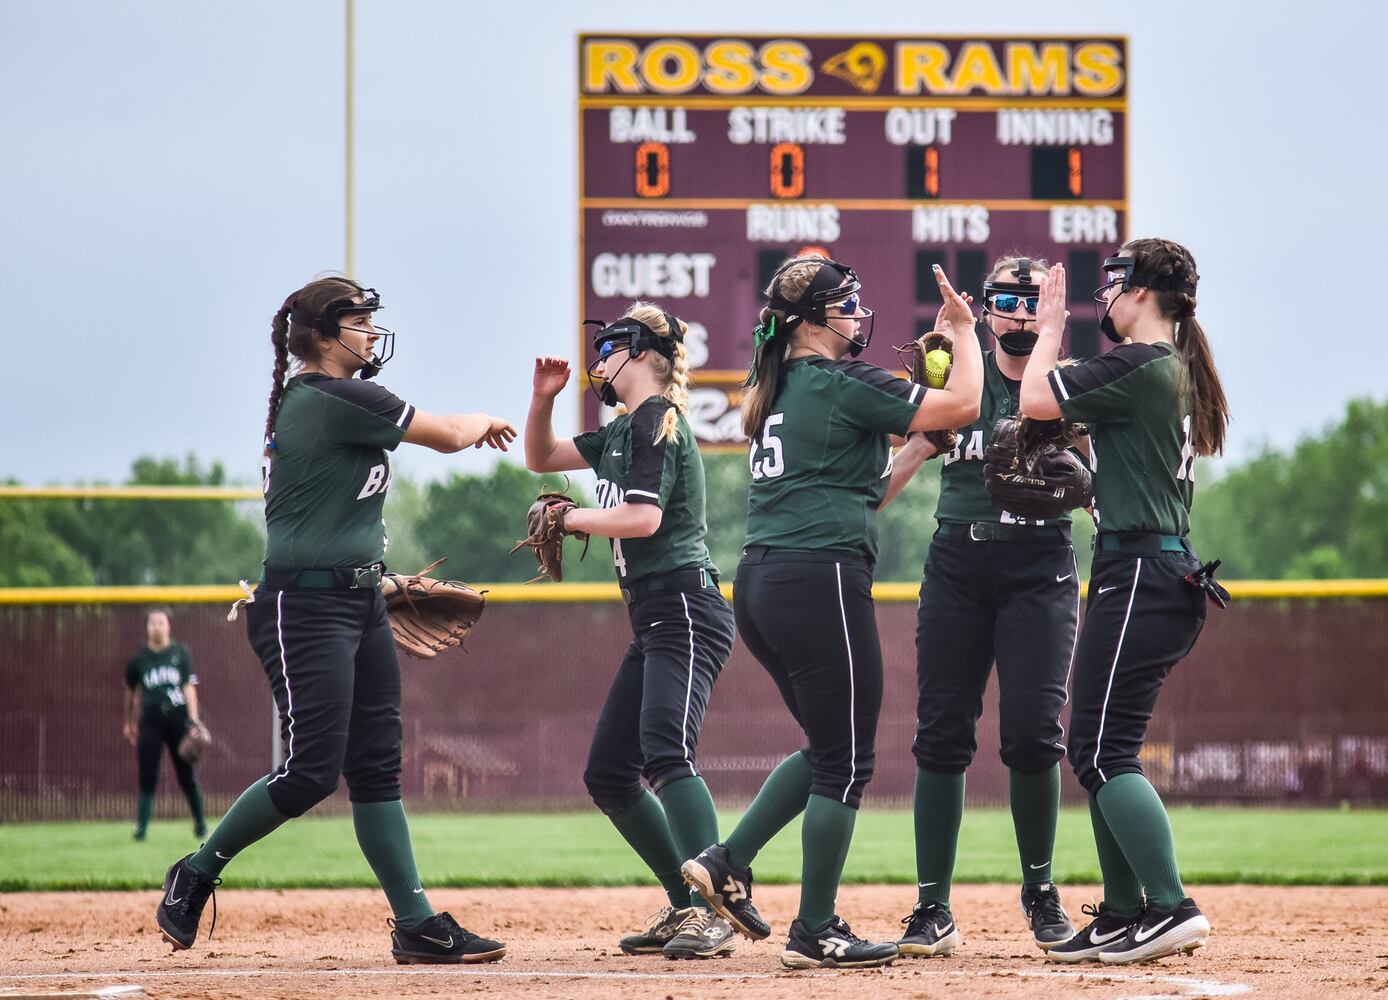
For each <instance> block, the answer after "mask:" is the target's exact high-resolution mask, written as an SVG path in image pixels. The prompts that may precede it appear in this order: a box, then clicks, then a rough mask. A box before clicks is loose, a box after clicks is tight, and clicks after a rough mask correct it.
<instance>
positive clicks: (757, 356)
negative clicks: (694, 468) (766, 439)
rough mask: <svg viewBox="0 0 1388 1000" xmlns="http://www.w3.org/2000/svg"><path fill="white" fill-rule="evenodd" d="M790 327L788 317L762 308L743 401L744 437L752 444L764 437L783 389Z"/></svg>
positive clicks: (778, 311) (777, 311)
mask: <svg viewBox="0 0 1388 1000" xmlns="http://www.w3.org/2000/svg"><path fill="white" fill-rule="evenodd" d="M787 326H788V323H787V320H786V315H785V313H784V312H782V311H781V310H779V309H772V308H771V307H770V306H765V307H763V308H762V311H761V315H760V316H758V317H757V329H756V332H755V334H754V336H755V337H756V338H757V344H756V347H755V349H754V352H753V355H752V369H751V371H749V372H748V373H747V380H746V381H745V382H743V383H742V385H743V388H745V389H746V390H747V391H746V393H744V394H743V397H742V433H743V434H746V435H747V437H748V438H750V439H751V440H753V441H755V440H757V439H758V438H759V437H761V431H762V427H763V426H764V425H765V424H766V418H767V417H768V416H769V415H770V414H771V404H772V403H774V402H775V401H776V393H778V392H779V391H780V389H781V369H782V368H783V367H784V365H785V357H786V345H787V344H788V343H790V333H789V330H788V329H787Z"/></svg>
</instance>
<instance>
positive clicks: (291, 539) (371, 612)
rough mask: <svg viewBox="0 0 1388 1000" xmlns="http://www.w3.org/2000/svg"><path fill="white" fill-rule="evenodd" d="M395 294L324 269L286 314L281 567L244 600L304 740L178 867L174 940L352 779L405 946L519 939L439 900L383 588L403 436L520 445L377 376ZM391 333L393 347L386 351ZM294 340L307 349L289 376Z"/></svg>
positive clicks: (507, 429) (281, 348) (278, 501)
mask: <svg viewBox="0 0 1388 1000" xmlns="http://www.w3.org/2000/svg"><path fill="white" fill-rule="evenodd" d="M380 307H381V300H380V298H379V297H378V296H377V295H376V292H375V290H374V289H370V288H363V287H362V286H360V285H358V284H356V283H355V282H353V281H350V280H348V279H346V278H336V277H333V278H323V279H320V280H317V281H313V282H310V283H309V284H308V285H306V286H304V287H303V288H301V289H299V290H298V291H297V292H295V293H294V294H293V295H291V296H289V298H288V299H286V300H285V302H284V305H283V306H281V307H280V310H279V312H277V313H276V314H275V318H274V321H273V323H272V326H271V331H272V332H271V342H272V343H273V344H274V348H275V369H274V377H273V381H272V383H271V389H270V407H269V415H268V416H267V418H266V421H265V469H264V488H265V527H266V533H267V539H266V547H265V566H264V570H263V572H262V575H261V580H260V586H259V587H258V588H257V589H256V591H255V595H254V597H253V598H252V599H251V600H250V602H249V603H248V605H247V607H246V611H247V634H248V636H249V638H250V641H251V646H252V648H253V649H254V650H255V652H256V655H257V656H259V658H260V660H261V663H262V664H263V665H264V668H265V673H266V677H267V678H268V679H269V682H270V688H271V691H272V692H273V694H274V698H275V704H276V706H277V708H278V709H279V716H280V731H281V733H282V736H283V739H284V743H285V746H286V747H287V748H288V751H287V754H286V756H285V759H284V762H283V763H282V764H281V765H280V766H279V767H277V768H276V769H275V770H274V771H273V772H272V773H271V774H269V775H267V776H266V777H264V778H262V779H260V780H259V781H257V782H256V783H255V784H253V785H251V787H250V788H248V789H246V791H245V792H244V793H243V794H242V795H241V797H240V798H239V799H237V800H236V803H235V804H234V805H233V806H232V807H231V809H230V810H229V811H228V812H227V814H226V816H224V817H223V818H222V821H221V823H220V824H218V826H217V828H216V829H215V830H214V831H213V832H212V836H211V837H209V838H208V840H207V843H205V844H204V845H203V846H202V849H201V850H199V851H197V852H196V853H195V854H191V855H189V856H188V857H186V858H183V859H182V860H180V861H176V862H175V863H174V864H173V865H172V866H171V867H170V868H169V871H168V874H167V875H166V876H165V879H164V897H163V899H162V900H160V903H159V908H158V911H157V913H156V919H157V921H158V924H159V928H160V931H161V932H162V934H163V935H164V938H165V940H167V941H168V942H169V943H170V944H172V945H173V946H174V949H175V950H177V949H180V948H189V947H192V945H193V942H194V940H196V938H197V932H198V922H199V919H200V918H201V916H202V910H203V907H204V905H205V904H206V902H207V898H208V896H209V895H210V894H211V893H212V890H213V887H214V886H215V885H216V884H217V883H218V882H219V881H220V878H219V876H220V875H221V872H222V869H223V868H224V867H225V866H226V864H227V862H229V861H230V860H231V859H232V858H234V857H235V856H236V855H237V854H238V853H239V852H240V851H242V850H244V849H245V848H246V847H249V846H250V845H251V844H253V843H255V842H256V841H257V840H260V839H261V838H262V837H264V836H265V835H266V834H268V833H270V832H271V831H273V830H274V829H275V828H277V827H278V826H279V825H280V824H281V823H283V822H284V821H285V820H287V819H290V818H292V817H295V816H299V815H302V814H303V813H305V812H307V811H308V810H309V809H310V808H312V807H313V806H314V805H315V804H317V803H318V802H320V801H322V800H323V799H325V798H327V797H328V796H329V795H331V794H332V792H333V790H334V789H335V788H336V787H337V783H338V777H339V776H342V777H345V778H346V779H347V788H348V791H349V793H350V798H351V801H352V821H353V825H354V827H355V829H356V834H357V842H358V844H359V845H360V846H361V850H362V854H363V855H365V857H366V860H367V861H368V862H369V863H370V865H371V869H372V871H373V872H374V873H375V875H376V878H377V880H378V881H379V882H380V884H381V888H382V889H384V890H385V893H386V898H387V899H388V900H389V902H390V906H391V909H392V911H393V912H394V917H393V919H392V920H390V921H389V923H391V925H392V926H393V931H392V933H391V945H392V953H393V954H394V956H395V959H396V961H397V962H401V963H429V962H448V963H453V962H486V961H495V960H496V959H499V958H501V957H502V955H504V954H505V951H506V949H505V947H504V946H503V945H501V944H500V943H498V942H496V941H490V940H487V939H486V938H482V937H479V936H478V935H476V934H472V933H469V932H468V931H466V930H463V928H461V927H459V926H458V924H457V922H456V921H455V920H454V919H453V918H452V916H450V915H449V914H447V913H435V912H434V909H433V907H431V906H430V905H429V900H428V898H427V897H426V896H425V894H424V888H423V886H422V885H421V884H420V881H419V875H418V873H417V872H416V870H415V863H414V852H413V848H412V847H411V844H410V832H409V826H408V824H407V823H406V820H405V812H404V809H403V808H402V807H401V804H400V752H401V739H402V735H401V723H400V664H399V662H398V660H397V659H396V653H395V643H394V640H393V638H392V636H391V631H390V624H389V622H388V621H387V619H386V614H385V605H384V602H383V600H382V598H381V592H380V582H381V575H382V573H383V572H384V569H385V565H384V559H385V550H386V538H385V525H384V523H383V522H382V520H381V509H382V507H383V505H384V503H385V495H386V491H387V489H388V488H389V487H390V460H389V452H391V451H393V450H394V449H395V448H396V447H397V446H398V445H399V444H400V442H401V441H405V442H408V443H411V444H419V445H424V446H425V447H428V448H432V449H434V450H436V451H441V452H455V451H460V450H462V449H463V448H466V447H469V446H472V445H475V446H478V447H480V446H481V445H483V444H488V445H491V446H492V447H494V448H500V449H501V450H503V451H504V450H505V447H506V442H508V441H510V440H513V439H514V438H515V434H516V432H515V429H514V428H513V427H511V425H510V424H508V423H506V421H504V420H500V419H498V418H496V417H492V416H488V415H487V414H485V413H473V414H467V415H454V416H433V415H430V414H427V413H423V412H420V411H419V410H416V409H415V408H414V407H413V406H411V405H410V404H409V403H406V402H404V401H403V400H401V399H399V398H398V397H396V396H395V395H393V394H392V393H391V392H390V391H389V390H387V389H385V388H383V387H381V386H379V385H377V384H375V383H374V382H369V381H364V379H366V378H369V377H370V376H373V375H375V374H376V372H378V371H379V370H380V367H381V366H382V365H383V364H385V362H386V361H388V360H389V359H390V356H391V355H392V354H393V353H394V335H393V334H391V333H390V331H388V330H385V329H384V328H378V327H377V326H375V325H374V324H373V322H372V314H373V313H374V312H375V311H376V310H377V309H379V308H380ZM382 339H386V340H387V341H388V342H389V343H390V344H391V347H390V349H389V350H388V351H386V352H385V353H384V355H383V354H382V353H381V352H379V351H377V343H378V342H379V341H380V340H382ZM290 355H293V356H294V357H295V358H297V359H298V361H299V363H300V364H299V368H298V371H297V372H296V373H295V374H294V375H293V377H291V378H289V379H288V380H287V381H286V380H285V375H286V374H287V372H288V368H289V356H290ZM355 375H360V376H361V378H354V377H353V376H355ZM213 926H214V928H215V926H216V910H215V908H214V910H213ZM208 936H209V937H210V936H211V931H209V934H208Z"/></svg>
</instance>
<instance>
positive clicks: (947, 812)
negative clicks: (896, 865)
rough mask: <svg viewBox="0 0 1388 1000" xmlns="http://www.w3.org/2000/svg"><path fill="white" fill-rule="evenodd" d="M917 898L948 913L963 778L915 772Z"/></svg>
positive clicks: (920, 771)
mask: <svg viewBox="0 0 1388 1000" xmlns="http://www.w3.org/2000/svg"><path fill="white" fill-rule="evenodd" d="M915 814H916V815H915V820H916V898H917V899H918V900H919V901H920V902H922V903H939V904H940V905H941V906H943V907H944V908H945V909H949V889H950V883H951V882H952V881H953V879H954V856H955V853H956V852H957V851H958V849H959V823H960V822H961V821H962V820H963V818H964V774H963V772H960V773H959V774H939V773H937V772H935V771H927V770H925V769H924V768H917V769H916V798H915Z"/></svg>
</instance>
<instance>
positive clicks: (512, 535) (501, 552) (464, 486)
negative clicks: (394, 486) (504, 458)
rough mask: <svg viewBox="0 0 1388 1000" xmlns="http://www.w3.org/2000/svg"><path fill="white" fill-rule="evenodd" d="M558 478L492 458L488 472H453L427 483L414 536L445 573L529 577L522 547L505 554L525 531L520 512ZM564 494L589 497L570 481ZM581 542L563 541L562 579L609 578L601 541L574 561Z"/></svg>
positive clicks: (530, 559)
mask: <svg viewBox="0 0 1388 1000" xmlns="http://www.w3.org/2000/svg"><path fill="white" fill-rule="evenodd" d="M563 486H564V477H563V476H537V475H535V474H534V473H533V472H528V471H526V470H525V469H523V468H521V467H519V466H516V465H512V464H510V463H509V462H498V463H497V464H496V467H495V468H494V469H493V470H492V472H491V474H490V475H466V476H465V475H458V474H454V475H453V476H451V477H449V478H448V479H446V480H443V481H441V482H435V483H432V484H430V486H429V488H428V490H427V492H426V495H425V498H424V509H423V512H422V514H421V516H420V517H419V518H418V520H417V521H416V522H415V524H414V537H415V539H417V541H418V544H419V546H420V548H421V549H422V551H423V552H424V553H426V554H427V555H428V557H429V559H428V560H426V562H427V561H431V560H433V559H437V558H438V557H439V556H447V557H448V573H447V574H446V575H449V576H452V577H454V578H457V579H463V580H468V581H480V582H486V583H521V582H524V581H526V580H530V579H532V578H533V577H534V576H535V573H536V566H535V557H534V556H533V555H532V554H531V552H530V551H529V550H528V549H522V550H521V551H519V552H517V553H515V554H514V555H512V554H511V549H512V548H513V547H514V546H515V544H516V541H517V539H520V538H524V537H525V533H526V525H525V512H526V510H528V509H529V507H530V504H531V503H532V502H534V500H535V496H536V494H538V493H539V492H540V491H541V489H542V488H544V489H551V490H552V489H560V488H562V487H563ZM569 494H570V495H571V496H572V497H573V498H574V500H575V501H577V502H578V503H580V504H583V505H585V506H587V505H591V504H592V500H591V499H589V498H588V496H587V495H586V494H585V493H584V492H583V491H582V490H581V489H579V488H578V486H577V484H573V486H572V487H571V489H570V490H569ZM582 552H583V542H581V541H578V540H577V539H572V538H571V539H568V540H567V541H565V543H564V579H565V580H566V581H568V580H578V581H583V580H588V581H609V580H612V579H613V576H612V558H611V555H610V550H609V549H608V547H607V541H606V539H602V538H594V539H593V541H592V550H591V551H590V552H589V553H588V556H587V558H585V559H583V560H581V561H580V559H579V555H580V553H582Z"/></svg>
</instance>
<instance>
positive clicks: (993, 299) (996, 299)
mask: <svg viewBox="0 0 1388 1000" xmlns="http://www.w3.org/2000/svg"><path fill="white" fill-rule="evenodd" d="M1037 301H1038V299H1037V296H1035V295H1027V296H1025V297H1024V296H1021V295H1010V294H1007V293H1002V294H998V295H991V296H989V297H988V308H989V309H990V310H991V311H993V312H995V313H1003V314H1006V313H1014V312H1016V311H1017V307H1018V306H1025V307H1026V310H1027V313H1028V314H1029V315H1032V316H1035V315H1036V303H1037Z"/></svg>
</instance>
